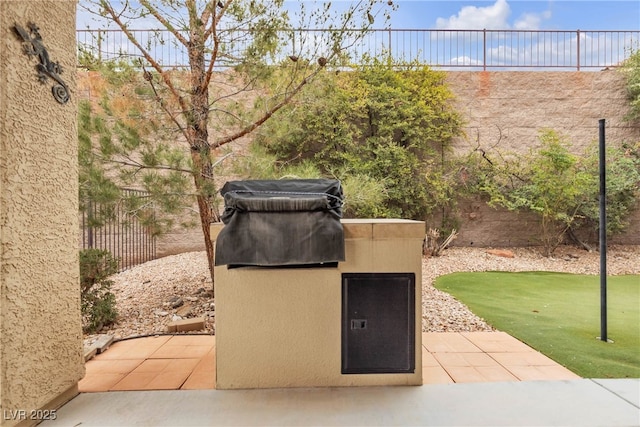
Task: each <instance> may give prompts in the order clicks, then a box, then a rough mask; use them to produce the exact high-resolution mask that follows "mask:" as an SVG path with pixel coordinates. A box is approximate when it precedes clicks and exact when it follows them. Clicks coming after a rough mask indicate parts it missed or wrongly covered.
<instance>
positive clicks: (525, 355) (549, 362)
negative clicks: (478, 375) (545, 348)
mask: <svg viewBox="0 0 640 427" xmlns="http://www.w3.org/2000/svg"><path fill="white" fill-rule="evenodd" d="M487 354H488V355H489V356H491V357H492V358H493V359H494V360H496V361H497V362H498V363H499V364H501V365H502V366H507V367H510V366H555V365H556V362H555V361H554V360H553V359H550V358H549V357H547V356H545V355H544V354H542V353H538V352H537V351H518V352H514V353H487Z"/></svg>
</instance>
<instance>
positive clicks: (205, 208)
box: [197, 195, 216, 296]
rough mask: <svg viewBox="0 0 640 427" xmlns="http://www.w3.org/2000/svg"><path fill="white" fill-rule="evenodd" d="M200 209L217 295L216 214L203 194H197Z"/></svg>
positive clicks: (210, 271)
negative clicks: (214, 242) (214, 244)
mask: <svg viewBox="0 0 640 427" xmlns="http://www.w3.org/2000/svg"><path fill="white" fill-rule="evenodd" d="M197 199H198V210H199V211H200V224H201V226H202V236H203V237H204V247H205V249H206V251H207V262H208V264H209V274H210V275H211V293H212V294H213V295H212V296H215V288H216V287H215V283H214V282H213V280H214V270H213V267H214V259H213V255H214V252H213V242H212V241H211V223H212V222H214V221H213V219H214V218H215V215H214V214H213V210H212V206H211V204H210V203H209V201H208V200H207V199H206V198H205V197H204V196H202V195H198V196H197Z"/></svg>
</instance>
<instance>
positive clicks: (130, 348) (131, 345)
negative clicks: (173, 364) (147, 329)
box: [93, 336, 171, 360]
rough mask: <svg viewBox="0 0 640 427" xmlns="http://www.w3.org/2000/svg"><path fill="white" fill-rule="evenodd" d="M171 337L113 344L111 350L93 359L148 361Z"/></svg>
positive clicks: (145, 338)
mask: <svg viewBox="0 0 640 427" xmlns="http://www.w3.org/2000/svg"><path fill="white" fill-rule="evenodd" d="M170 338H171V337H170V336H157V337H144V338H136V339H130V340H124V341H118V342H116V343H113V344H112V345H111V347H110V348H109V350H107V351H105V352H104V353H101V354H99V355H97V356H96V357H94V358H93V360H105V359H146V358H148V357H149V356H150V355H151V354H153V353H154V352H155V351H156V350H157V349H158V348H160V347H161V346H162V345H163V344H165V343H166V342H167V341H169V339H170Z"/></svg>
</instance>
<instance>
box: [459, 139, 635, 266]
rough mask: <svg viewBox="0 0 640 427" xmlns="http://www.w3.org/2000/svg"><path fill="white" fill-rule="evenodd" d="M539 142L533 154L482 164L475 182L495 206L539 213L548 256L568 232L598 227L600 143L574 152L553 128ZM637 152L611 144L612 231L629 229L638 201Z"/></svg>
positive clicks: (609, 207) (609, 195)
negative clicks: (598, 148) (578, 153)
mask: <svg viewBox="0 0 640 427" xmlns="http://www.w3.org/2000/svg"><path fill="white" fill-rule="evenodd" d="M540 142H541V147H540V148H539V149H537V150H532V151H531V152H530V153H529V154H528V155H524V156H520V157H515V158H513V159H511V160H508V161H503V162H495V161H486V162H484V163H483V162H479V163H477V164H476V166H475V167H476V169H475V170H474V172H475V177H476V179H475V182H474V185H475V187H476V188H477V189H478V191H480V192H482V193H484V194H485V195H487V196H488V197H489V204H490V205H492V206H502V207H505V208H507V209H509V210H513V211H529V212H533V213H534V214H536V215H537V216H538V218H539V221H540V223H539V224H540V230H541V231H540V235H539V236H538V238H539V242H540V244H542V245H543V247H544V252H545V255H547V256H549V255H551V254H552V253H553V251H554V250H555V249H556V247H557V246H558V245H559V244H561V243H564V241H565V238H566V236H567V235H569V236H570V237H573V238H576V237H575V233H574V232H575V231H576V229H580V228H582V229H585V228H586V229H588V230H591V231H597V230H598V226H599V216H600V213H599V171H598V150H597V146H595V147H590V149H589V150H588V151H586V152H585V153H584V154H583V155H576V154H572V153H571V152H570V151H569V148H570V146H571V144H570V142H569V141H568V140H567V139H566V138H565V137H563V136H562V135H559V134H558V133H557V132H555V131H553V130H544V131H542V132H541V133H540ZM637 154H638V151H637V147H635V148H634V147H632V146H629V145H625V144H623V145H622V146H620V147H617V146H615V144H612V145H611V146H609V147H607V233H608V234H614V233H620V232H622V231H624V229H625V227H626V226H627V225H628V218H629V215H630V214H631V212H632V210H633V209H634V207H635V206H636V201H637V198H638V193H639V191H638V189H639V188H640V157H639V156H638V155H637ZM485 159H486V157H485ZM469 164H471V163H469ZM596 235H597V233H596Z"/></svg>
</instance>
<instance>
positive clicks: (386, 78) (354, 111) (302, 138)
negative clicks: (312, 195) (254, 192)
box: [255, 58, 461, 219]
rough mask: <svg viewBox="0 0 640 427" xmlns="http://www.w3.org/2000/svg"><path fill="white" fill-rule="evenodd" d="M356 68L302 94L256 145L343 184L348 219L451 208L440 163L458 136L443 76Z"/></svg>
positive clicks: (409, 69) (366, 65)
mask: <svg viewBox="0 0 640 427" xmlns="http://www.w3.org/2000/svg"><path fill="white" fill-rule="evenodd" d="M354 68H355V70H354V71H353V72H343V73H338V74H335V73H332V74H325V75H323V76H322V79H321V80H320V81H318V82H317V83H318V84H316V85H314V86H313V87H307V88H305V89H304V90H303V93H302V94H301V96H299V97H298V98H297V99H296V101H295V102H293V103H291V104H290V105H288V106H287V107H286V108H283V109H282V110H280V111H279V112H278V113H277V117H278V119H277V120H274V121H272V122H271V123H269V124H268V125H267V126H266V127H265V128H263V132H260V133H259V135H258V137H257V138H256V141H255V144H259V145H262V146H264V147H265V148H266V150H267V152H268V153H269V154H271V155H273V156H275V159H276V162H274V164H277V163H278V162H281V163H284V164H287V165H301V164H306V163H311V164H312V165H314V166H315V167H316V168H317V169H318V171H319V172H320V173H321V174H323V175H325V176H333V177H337V178H339V179H340V180H341V181H342V182H343V183H344V184H345V194H346V213H347V215H360V216H375V217H404V218H414V219H425V216H426V215H427V214H428V213H430V212H432V211H433V210H434V209H435V208H436V207H441V206H443V205H445V204H447V203H449V202H450V201H451V196H452V191H450V190H451V188H452V187H451V185H450V184H453V183H452V182H447V181H446V178H445V171H444V166H443V164H442V159H443V157H444V153H445V152H448V151H449V150H450V146H451V141H452V139H453V137H454V136H456V135H458V134H459V133H460V132H461V118H460V116H459V114H458V113H457V112H456V111H455V110H454V109H453V107H452V106H451V104H450V102H449V101H450V99H451V98H452V97H453V95H452V93H451V91H450V90H449V89H448V88H447V86H446V84H445V83H444V73H442V72H437V71H434V70H431V69H430V68H429V67H427V66H424V65H420V64H417V63H409V64H407V63H399V62H394V61H393V60H392V59H391V58H387V59H380V58H364V59H363V61H362V64H361V65H359V66H358V67H354ZM436 183H437V184H438V185H433V184H436ZM349 187H350V188H349ZM363 195H365V196H366V197H362V196H363ZM367 199H368V200H369V201H367ZM371 201H374V202H373V203H372V202H371Z"/></svg>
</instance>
